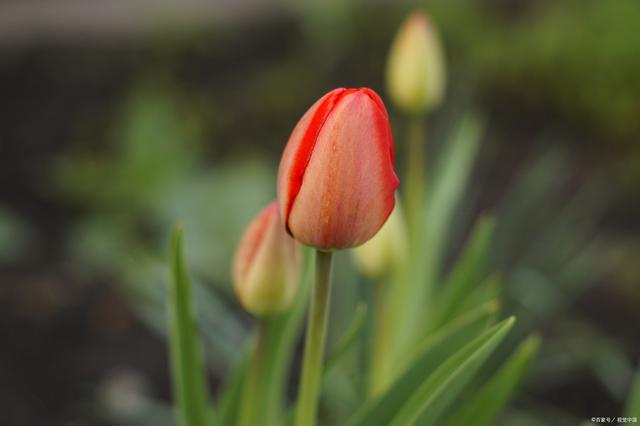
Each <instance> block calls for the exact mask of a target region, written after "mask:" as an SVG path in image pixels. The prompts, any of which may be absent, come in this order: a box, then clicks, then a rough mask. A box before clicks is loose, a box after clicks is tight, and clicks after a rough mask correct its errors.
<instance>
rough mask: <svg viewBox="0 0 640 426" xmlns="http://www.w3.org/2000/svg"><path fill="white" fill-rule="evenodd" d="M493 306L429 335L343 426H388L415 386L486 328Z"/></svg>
mask: <svg viewBox="0 0 640 426" xmlns="http://www.w3.org/2000/svg"><path fill="white" fill-rule="evenodd" d="M496 309H497V304H495V303H489V304H486V305H485V306H483V307H481V308H478V309H476V310H475V311H472V312H469V313H468V314H466V315H464V316H462V317H460V318H459V319H457V320H455V321H453V322H451V323H450V324H449V325H448V326H446V327H444V328H443V329H441V330H439V331H438V332H437V333H435V334H433V335H431V336H429V338H427V339H425V340H424V341H423V342H422V344H421V345H420V347H419V349H418V350H417V351H416V353H415V354H414V355H413V356H412V357H410V358H409V362H408V365H409V368H407V370H406V371H405V372H404V373H403V374H402V375H401V376H400V377H399V378H398V379H397V380H396V381H395V382H394V383H393V384H392V385H391V386H390V388H389V389H387V391H386V392H385V393H384V394H383V395H381V396H379V397H377V398H374V399H372V400H370V401H369V402H367V403H365V404H364V405H363V406H362V407H361V408H360V409H359V410H358V411H357V412H356V413H355V414H354V415H353V416H352V417H351V419H349V421H348V422H347V424H348V425H349V426H373V425H385V426H386V425H388V424H389V423H390V422H391V420H392V419H393V417H394V416H395V415H396V413H398V412H399V410H400V409H401V407H402V406H403V405H404V404H405V403H406V401H407V400H408V399H409V398H411V395H413V394H414V392H415V391H416V390H417V389H418V387H419V386H420V385H421V384H422V383H423V382H424V381H425V380H426V379H427V377H429V376H430V374H431V373H432V372H433V371H434V369H436V368H437V367H438V366H439V365H440V364H442V363H443V362H445V361H446V360H447V358H449V357H450V355H451V354H452V353H455V352H456V351H458V350H459V349H460V348H462V347H464V346H465V345H466V344H467V343H468V342H470V341H472V340H473V339H474V338H476V337H477V336H478V335H480V333H482V330H484V329H485V328H486V325H487V321H488V320H489V319H491V318H493V316H494V315H495V314H496Z"/></svg>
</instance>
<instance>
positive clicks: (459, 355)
mask: <svg viewBox="0 0 640 426" xmlns="http://www.w3.org/2000/svg"><path fill="white" fill-rule="evenodd" d="M514 321H515V318H513V317H511V318H508V319H506V320H504V321H502V322H501V323H499V324H497V325H496V326H494V327H492V328H491V329H489V330H487V331H486V332H484V333H483V334H482V335H481V336H480V337H478V338H477V339H475V340H474V341H473V342H471V343H469V344H468V345H467V346H465V347H464V348H462V349H461V350H459V351H458V352H456V353H455V354H454V355H453V356H451V357H450V358H449V359H448V360H447V361H446V362H444V363H443V364H442V365H440V366H439V367H438V368H437V369H436V370H435V371H434V372H433V373H432V374H431V375H429V377H428V378H427V379H426V380H425V381H424V382H423V383H422V384H421V385H420V386H419V387H418V388H417V389H416V390H415V392H414V393H413V394H412V395H411V397H410V398H409V399H408V400H407V401H406V402H405V403H404V404H403V405H402V406H401V407H400V410H399V411H398V412H397V413H396V414H395V416H394V417H393V420H392V421H391V422H390V423H389V424H390V425H391V426H406V425H412V424H415V422H416V421H417V420H418V419H420V418H421V416H422V414H423V413H428V416H426V417H424V418H423V419H422V420H421V422H420V423H421V425H431V424H434V423H435V421H436V419H437V418H438V416H439V415H440V414H441V413H442V411H443V410H444V409H446V407H447V406H448V404H450V403H451V402H452V401H453V400H454V399H455V398H456V397H457V396H458V394H459V393H460V392H461V391H462V390H463V389H464V387H465V386H466V385H467V383H468V382H469V381H470V380H471V379H472V378H473V376H474V374H475V373H476V372H477V371H478V369H479V368H480V366H481V365H482V363H483V362H484V361H485V360H486V359H487V357H488V356H489V355H490V354H491V353H492V352H493V350H494V349H495V348H496V346H498V344H499V343H500V342H501V341H502V339H503V338H504V337H505V336H506V334H507V332H508V331H509V330H510V329H511V327H512V326H513V323H514Z"/></svg>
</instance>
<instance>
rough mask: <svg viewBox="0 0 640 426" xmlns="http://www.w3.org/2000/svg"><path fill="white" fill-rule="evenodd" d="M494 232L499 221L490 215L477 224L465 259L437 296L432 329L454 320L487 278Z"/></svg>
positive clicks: (467, 244)
mask: <svg viewBox="0 0 640 426" xmlns="http://www.w3.org/2000/svg"><path fill="white" fill-rule="evenodd" d="M494 229H495V221H494V220H493V218H491V217H488V216H485V217H482V218H480V220H479V221H478V223H477V224H476V226H475V229H474V231H473V234H472V235H471V237H470V239H469V241H467V243H466V246H465V248H464V251H463V253H462V257H461V258H460V260H459V261H458V263H457V264H456V266H455V267H454V269H453V270H452V272H451V273H450V274H449V276H448V277H447V279H446V281H445V284H444V287H443V288H442V290H441V291H440V293H439V294H438V295H437V302H436V303H435V306H434V307H433V309H434V312H435V313H434V315H433V317H432V319H431V321H430V323H429V326H430V327H431V329H432V330H434V329H437V328H439V327H441V326H442V325H443V324H445V323H446V322H447V321H450V320H451V319H452V318H453V317H454V315H455V313H456V309H457V308H458V307H459V306H460V305H461V304H462V302H463V301H464V300H465V298H466V296H467V295H468V294H469V293H470V291H471V290H472V289H473V288H474V286H477V285H478V284H479V283H480V282H481V281H482V280H483V279H484V278H485V277H484V274H485V271H486V266H487V260H488V257H489V249H490V246H491V239H492V238H491V237H492V235H493V231H494Z"/></svg>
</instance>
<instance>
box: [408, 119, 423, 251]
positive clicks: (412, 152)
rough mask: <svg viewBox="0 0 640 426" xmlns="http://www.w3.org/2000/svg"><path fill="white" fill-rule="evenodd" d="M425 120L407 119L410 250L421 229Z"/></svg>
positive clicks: (414, 244)
mask: <svg viewBox="0 0 640 426" xmlns="http://www.w3.org/2000/svg"><path fill="white" fill-rule="evenodd" d="M425 145H426V131H425V119H424V116H422V115H412V116H411V117H409V121H408V125H407V144H406V150H407V151H406V160H405V161H406V165H407V170H406V186H405V187H406V191H405V203H406V210H407V224H408V227H409V235H410V236H411V237H410V238H411V247H412V249H413V248H414V247H415V246H416V241H415V240H416V238H420V235H421V229H422V221H423V220H422V219H423V218H422V211H423V209H424V198H425V188H426V173H425V169H426V167H425V152H426V146H425Z"/></svg>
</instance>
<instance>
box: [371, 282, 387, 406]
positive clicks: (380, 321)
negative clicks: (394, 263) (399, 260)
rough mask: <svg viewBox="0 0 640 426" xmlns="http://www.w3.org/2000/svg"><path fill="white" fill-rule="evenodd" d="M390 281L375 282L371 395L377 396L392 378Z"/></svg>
mask: <svg viewBox="0 0 640 426" xmlns="http://www.w3.org/2000/svg"><path fill="white" fill-rule="evenodd" d="M387 284H389V283H386V282H377V283H375V289H374V292H375V293H374V296H373V321H374V323H373V327H374V335H373V344H372V350H371V352H372V354H371V378H370V383H369V385H370V386H369V395H370V396H372V397H376V396H378V395H380V394H382V392H383V391H384V390H385V389H386V387H387V385H388V382H389V379H390V373H391V372H390V371H389V369H390V365H389V361H390V352H391V346H390V341H389V338H390V336H389V332H390V330H389V321H388V319H389V305H388V302H389V300H388V297H389V286H388V285H387Z"/></svg>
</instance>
